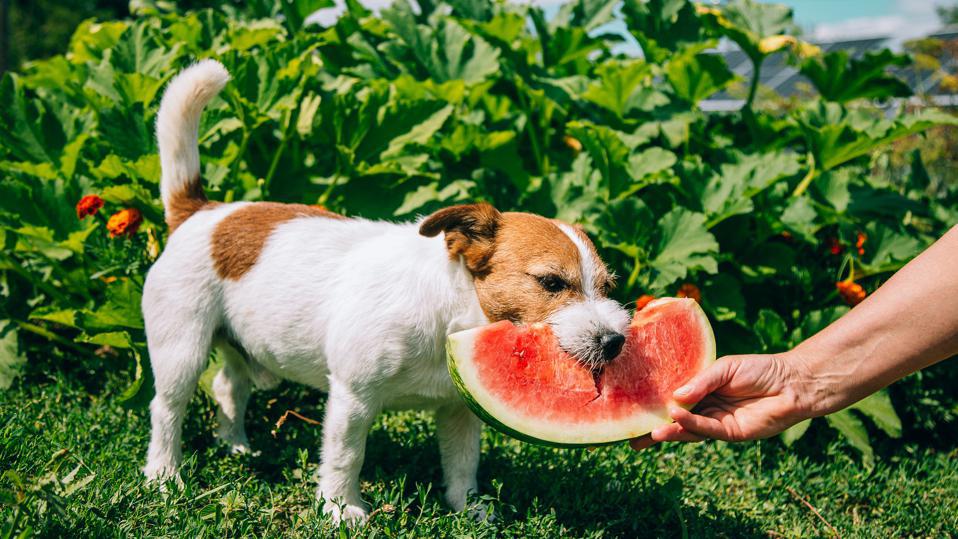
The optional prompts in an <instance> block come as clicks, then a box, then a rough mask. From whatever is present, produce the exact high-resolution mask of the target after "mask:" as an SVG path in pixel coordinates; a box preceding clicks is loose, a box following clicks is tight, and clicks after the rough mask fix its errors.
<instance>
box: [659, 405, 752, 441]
mask: <svg viewBox="0 0 958 539" xmlns="http://www.w3.org/2000/svg"><path fill="white" fill-rule="evenodd" d="M669 415H670V416H672V419H673V420H675V423H674V425H677V426H678V427H680V428H681V429H682V430H683V431H685V432H688V433H690V434H692V435H694V436H698V437H700V438H714V439H716V440H725V441H733V440H737V439H738V437H736V436H735V435H734V433H733V432H731V431H729V429H728V428H727V427H726V426H725V425H724V424H723V423H722V422H721V421H719V420H718V419H715V418H714V417H707V416H704V415H698V414H693V413H692V412H690V411H688V410H686V409H684V408H679V407H678V406H675V407H673V408H671V409H669Z"/></svg>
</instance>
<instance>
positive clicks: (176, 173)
mask: <svg viewBox="0 0 958 539" xmlns="http://www.w3.org/2000/svg"><path fill="white" fill-rule="evenodd" d="M229 79H230V74H229V72H227V71H226V68H225V67H223V64H221V63H219V62H217V61H216V60H203V61H201V62H198V63H196V64H194V65H192V66H190V67H189V68H187V69H185V70H183V71H182V72H181V73H180V74H179V75H177V76H176V77H175V78H174V79H173V81H172V82H170V84H169V86H167V88H166V92H165V93H164V94H163V100H162V101H161V102H160V112H159V114H157V117H156V140H157V144H158V145H159V147H160V167H161V169H162V171H163V173H162V177H161V179H160V195H161V196H162V198H163V207H164V209H165V211H166V224H167V225H168V226H169V227H170V232H172V231H173V230H175V229H176V227H178V226H179V225H180V224H181V223H182V222H183V221H185V220H187V219H189V217H190V216H191V215H193V213H195V212H196V211H197V210H198V209H200V208H201V207H203V206H204V205H205V204H206V203H207V199H206V194H205V193H204V192H203V185H202V183H201V182H200V152H199V141H198V138H197V137H198V133H197V131H198V130H199V124H200V115H201V114H202V113H203V107H205V106H206V104H207V103H209V102H210V100H211V99H213V97H215V96H216V94H218V93H219V92H220V90H222V89H223V87H224V86H226V83H227V82H228V81H229Z"/></svg>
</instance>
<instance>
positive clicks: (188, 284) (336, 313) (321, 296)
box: [143, 60, 628, 521]
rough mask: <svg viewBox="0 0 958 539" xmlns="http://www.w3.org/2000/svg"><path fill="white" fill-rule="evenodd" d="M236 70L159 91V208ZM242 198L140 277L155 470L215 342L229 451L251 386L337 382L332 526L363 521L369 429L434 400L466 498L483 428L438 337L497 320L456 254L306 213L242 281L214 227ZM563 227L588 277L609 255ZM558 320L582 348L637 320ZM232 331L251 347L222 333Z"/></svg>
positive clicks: (326, 461) (329, 478)
mask: <svg viewBox="0 0 958 539" xmlns="http://www.w3.org/2000/svg"><path fill="white" fill-rule="evenodd" d="M228 77H229V75H228V73H227V72H226V70H225V69H224V68H223V66H222V65H220V64H219V63H217V62H215V61H212V60H207V61H204V62H200V63H198V64H196V65H194V66H193V67H191V68H189V69H187V70H186V71H184V72H183V73H182V74H180V75H179V76H177V77H176V78H175V79H174V80H173V82H172V83H171V84H170V86H169V88H168V89H167V91H166V94H165V95H164V97H163V101H162V104H161V108H160V112H159V118H158V122H157V136H158V139H159V147H160V154H161V163H162V167H163V176H162V184H161V190H162V193H163V196H164V202H165V203H166V204H169V197H170V193H174V192H176V191H177V190H182V189H184V188H185V187H186V186H187V185H188V182H189V181H191V180H192V179H195V178H197V177H198V175H199V156H198V150H197V148H196V145H197V134H196V132H197V125H198V122H199V116H200V113H201V111H202V108H203V106H204V105H205V104H206V103H207V102H208V101H209V100H210V99H212V98H213V97H214V96H215V95H216V93H217V92H218V91H219V90H220V89H221V88H222V87H223V86H224V84H225V83H226V81H227V80H228ZM246 204H247V203H235V204H224V205H219V206H216V207H214V208H211V209H204V210H203V211H199V212H196V213H195V214H194V215H193V216H192V217H190V218H189V219H188V220H186V221H185V222H184V223H183V224H182V225H181V226H180V227H179V228H178V229H177V230H176V232H175V233H174V234H172V235H171V237H170V239H169V242H168V244H167V247H166V249H165V251H164V252H163V254H162V256H161V257H160V258H159V259H158V260H157V261H156V263H155V264H154V265H153V267H152V268H151V269H150V272H149V275H148V276H147V280H146V284H145V287H144V293H143V314H144V319H145V322H146V333H147V340H148V344H149V352H150V361H151V364H152V367H153V372H154V376H155V383H156V397H155V398H154V399H153V401H152V403H151V404H150V411H151V420H152V436H151V440H150V446H149V451H148V455H147V462H146V466H145V467H144V473H145V474H146V476H147V477H148V478H149V479H151V480H162V479H168V478H173V477H176V474H177V470H178V467H179V465H180V462H181V453H180V451H181V450H180V430H181V424H182V420H183V416H184V414H185V411H186V406H187V403H188V402H189V400H190V398H191V395H192V394H193V392H194V390H195V387H196V384H197V381H198V379H199V376H200V374H201V373H202V372H203V370H204V369H205V367H206V365H207V361H208V358H209V353H210V350H211V348H212V347H214V346H215V347H217V348H219V349H220V350H221V351H222V354H223V357H224V358H225V367H224V368H223V370H222V371H220V372H219V373H218V374H217V376H216V378H215V380H214V382H213V390H214V393H215V398H216V401H217V402H218V404H219V406H220V411H219V414H218V422H219V427H218V431H217V434H218V435H219V437H220V438H221V439H222V440H223V441H224V442H226V443H227V444H228V446H229V447H230V448H231V449H232V450H234V451H240V452H245V451H249V444H248V442H247V439H246V433H245V430H244V426H243V414H244V412H245V407H246V400H247V398H248V396H249V393H250V387H251V385H252V384H251V381H252V383H253V384H255V385H258V386H263V385H266V386H268V385H273V384H275V383H276V382H277V381H278V379H279V378H286V379H289V380H293V381H296V382H299V383H303V384H307V385H309V386H312V387H315V388H319V389H321V390H323V391H326V392H328V394H329V399H328V403H327V409H326V416H325V420H324V422H323V427H322V428H323V446H322V454H321V464H320V468H319V474H318V475H319V488H318V491H317V495H318V496H319V497H321V498H323V499H325V500H326V505H325V507H324V510H325V511H326V512H328V513H331V514H332V515H333V517H334V518H335V519H336V520H337V521H338V520H340V519H346V520H350V521H353V520H361V519H364V518H365V516H366V509H365V507H364V505H363V502H362V500H361V498H360V490H359V480H358V477H359V470H360V467H361V466H362V462H363V456H364V452H365V442H366V435H367V431H368V430H369V428H370V425H371V423H372V421H373V419H374V418H375V416H376V415H377V414H378V413H379V412H380V411H381V410H383V409H386V408H427V409H433V410H435V411H436V422H437V430H438V436H439V448H440V455H441V460H442V467H443V472H444V476H445V483H446V492H445V495H446V499H447V501H448V502H449V504H450V505H451V506H452V507H453V508H454V509H456V510H461V509H463V508H464V507H465V505H466V501H467V496H468V495H469V493H471V492H474V491H475V490H476V478H475V475H476V469H477V466H478V461H479V438H480V427H481V424H480V422H479V421H478V420H477V419H476V417H475V416H473V415H472V414H471V413H470V412H469V410H468V409H467V408H466V407H465V405H464V404H463V402H462V400H461V399H460V397H459V396H458V394H457V393H456V390H455V388H454V386H453V384H452V382H451V380H450V378H449V375H448V373H447V371H446V366H445V353H444V345H445V339H446V335H448V334H449V333H451V332H454V331H458V330H462V329H467V328H472V327H477V326H480V325H483V324H486V323H488V322H489V320H488V319H487V318H486V316H485V314H484V313H483V309H482V308H481V305H480V303H479V300H478V299H477V292H476V288H475V286H474V284H473V276H472V275H471V274H470V272H469V270H467V269H466V267H465V265H464V264H463V263H462V262H461V261H459V260H451V259H450V256H449V252H448V251H447V247H446V244H445V243H444V241H443V239H442V237H435V238H427V237H424V236H422V235H420V233H419V225H418V224H417V223H407V224H393V223H386V222H373V221H368V220H363V219H348V220H338V219H328V218H321V217H301V218H296V219H292V220H289V221H286V222H284V223H282V224H280V225H279V226H278V227H277V228H276V229H275V230H274V231H273V232H272V234H271V235H270V236H269V239H268V241H267V243H266V246H265V247H264V249H263V251H262V252H261V254H260V256H259V258H258V261H257V263H256V264H255V265H254V266H253V267H252V269H251V270H250V271H249V272H248V273H246V274H245V275H243V276H242V278H240V279H238V280H224V279H222V278H220V277H219V276H218V274H217V272H216V271H215V268H214V263H213V260H212V256H211V237H212V235H213V231H214V228H215V227H216V226H217V224H218V223H219V222H220V221H222V220H223V219H224V218H226V217H227V216H229V215H230V214H231V213H233V212H235V211H238V210H239V209H241V208H242V207H243V206H245V205H246ZM564 232H565V233H566V234H567V235H568V236H569V238H570V239H571V240H572V242H573V243H574V244H575V245H576V248H577V249H578V250H579V254H580V256H581V258H582V261H583V268H582V276H583V280H586V279H589V278H590V277H587V276H588V275H594V273H595V268H596V267H597V266H595V265H596V264H601V262H600V261H598V260H597V259H596V258H595V255H594V254H593V253H592V252H591V251H590V250H589V249H588V248H587V246H586V245H584V243H583V242H582V240H581V239H580V238H579V237H578V236H577V235H576V234H575V233H574V232H573V231H572V230H571V229H564ZM547 248H548V246H543V249H547ZM587 266H588V267H587ZM585 287H588V289H589V290H591V289H592V287H593V283H591V282H588V283H585V285H584V286H583V288H585ZM550 322H551V323H552V324H553V326H554V327H555V329H556V333H557V334H558V335H559V337H560V342H562V344H563V346H567V349H573V348H576V347H583V346H587V345H584V344H582V342H580V341H581V340H582V339H584V338H585V337H584V335H585V334H586V333H588V332H589V331H592V330H593V329H594V327H596V326H601V327H602V328H609V329H612V330H615V331H622V330H624V328H625V326H626V324H627V322H628V317H627V315H626V313H625V311H624V310H623V309H622V308H621V307H620V306H618V304H617V303H615V302H612V301H611V300H608V299H605V298H604V297H596V296H595V295H594V294H591V293H589V294H588V295H587V298H586V299H585V300H584V301H581V302H578V303H575V304H573V305H569V306H567V307H564V308H563V309H560V310H559V311H557V312H556V313H554V316H553V319H552V320H550ZM590 328H593V329H590ZM223 333H225V334H228V335H230V336H231V337H232V338H233V339H234V341H235V342H238V343H240V344H241V345H242V349H243V351H245V354H242V353H240V352H239V351H237V350H236V349H234V348H233V347H231V346H230V345H229V344H227V342H226V341H225V339H222V338H219V337H217V335H221V334H223ZM590 335H591V334H590ZM593 340H594V339H593ZM591 346H594V343H592V344H591Z"/></svg>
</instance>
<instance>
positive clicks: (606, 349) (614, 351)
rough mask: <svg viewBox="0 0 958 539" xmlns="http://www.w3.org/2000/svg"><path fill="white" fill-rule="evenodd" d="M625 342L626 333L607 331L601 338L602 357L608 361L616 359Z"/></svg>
mask: <svg viewBox="0 0 958 539" xmlns="http://www.w3.org/2000/svg"><path fill="white" fill-rule="evenodd" d="M623 344H625V335H623V334H621V333H606V334H605V335H603V336H602V338H601V339H599V345H600V346H602V357H604V358H605V360H606V361H611V360H613V359H615V356H617V355H619V352H621V351H622V345H623Z"/></svg>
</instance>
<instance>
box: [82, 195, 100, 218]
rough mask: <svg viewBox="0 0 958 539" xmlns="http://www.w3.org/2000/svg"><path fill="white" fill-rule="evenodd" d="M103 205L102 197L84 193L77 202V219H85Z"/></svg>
mask: <svg viewBox="0 0 958 539" xmlns="http://www.w3.org/2000/svg"><path fill="white" fill-rule="evenodd" d="M102 207H103V199H102V198H100V197H98V196H96V195H86V196H85V197H83V198H81V199H80V201H79V202H77V219H86V218H87V216H90V215H93V214H95V213H96V212H98V211H100V208H102Z"/></svg>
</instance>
